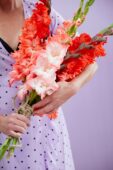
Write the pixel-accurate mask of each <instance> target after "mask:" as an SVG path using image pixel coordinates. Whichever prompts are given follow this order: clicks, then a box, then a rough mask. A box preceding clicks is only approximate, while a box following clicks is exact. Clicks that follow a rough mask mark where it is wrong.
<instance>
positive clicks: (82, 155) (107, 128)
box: [53, 0, 113, 170]
mask: <svg viewBox="0 0 113 170" xmlns="http://www.w3.org/2000/svg"><path fill="white" fill-rule="evenodd" d="M78 5H79V0H53V6H54V8H55V9H56V10H57V11H58V12H59V13H60V14H61V15H62V16H63V17H64V18H65V19H70V18H71V17H72V16H73V14H74V12H75V9H77V7H78ZM111 23H113V0H96V1H95V4H94V5H93V7H92V8H91V11H90V12H89V15H88V17H87V20H86V22H85V24H84V25H83V26H82V27H81V28H80V29H79V33H81V32H88V33H90V34H91V35H94V34H96V33H97V32H98V31H100V30H101V29H103V28H104V27H106V26H108V25H109V24H111ZM106 51H107V55H106V57H105V58H102V59H101V58H100V59H99V60H98V65H99V69H98V71H97V73H96V75H95V77H94V78H93V80H91V81H90V83H88V84H87V85H85V86H84V87H83V88H82V89H81V91H80V92H79V93H78V94H77V95H75V96H74V97H72V98H71V99H70V100H69V101H68V102H67V103H66V104H65V105H64V106H63V109H64V114H65V117H66V120H67V126H68V130H69V135H70V140H71V146H72V151H73V156H74V161H75V167H76V170H113V37H112V38H110V39H109V43H108V44H107V45H106ZM70 170H71V169H70Z"/></svg>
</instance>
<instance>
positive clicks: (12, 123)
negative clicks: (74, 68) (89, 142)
mask: <svg viewBox="0 0 113 170" xmlns="http://www.w3.org/2000/svg"><path fill="white" fill-rule="evenodd" d="M33 8H34V4H33V3H30V2H29V1H28V0H24V1H22V0H0V145H2V143H3V142H4V140H5V139H6V135H10V136H14V137H21V140H22V144H23V145H22V147H21V148H17V149H16V151H15V154H14V156H13V157H12V158H11V159H10V160H6V158H4V159H3V160H2V161H0V170H1V169H4V170H9V169H18V170H22V169H23V170H27V169H31V170H74V169H75V168H74V164H73V158H72V153H71V148H70V143H69V137H68V132H67V128H66V124H65V119H64V115H63V113H62V111H61V109H58V108H59V107H60V106H61V105H62V104H63V103H65V102H66V101H67V100H68V99H69V98H70V97H71V96H73V95H74V94H76V93H77V92H78V91H79V90H80V88H81V87H82V86H83V85H84V84H85V83H86V82H88V81H89V80H90V79H91V78H92V77H93V75H94V74H95V72H96V70H97V64H96V63H94V64H92V65H90V66H88V67H87V68H86V70H85V71H84V72H83V73H82V74H81V75H80V76H79V77H78V78H77V79H75V80H73V81H72V82H70V83H66V82H61V83H60V88H59V91H57V92H55V93H54V94H52V95H51V96H49V97H46V98H45V99H44V100H42V101H41V102H39V103H37V104H35V105H34V106H33V109H34V113H36V114H37V115H39V116H40V115H41V114H42V113H46V114H50V113H51V112H53V111H55V110H56V109H58V112H59V114H58V118H57V119H56V120H50V119H49V118H48V117H47V116H44V117H39V116H37V117H31V119H30V120H29V119H28V118H26V117H25V116H23V115H18V114H16V113H15V110H14V106H13V103H12V97H14V96H15V94H16V92H17V85H18V84H16V86H15V85H14V86H12V87H11V88H9V87H8V79H9V74H8V73H9V71H11V70H12V64H13V62H14V61H13V59H12V58H11V56H10V54H11V52H13V51H14V50H15V49H17V47H18V43H19V42H18V37H19V35H20V33H21V28H22V25H23V22H24V19H25V18H28V17H29V16H30V15H31V13H32V9H33ZM51 18H52V24H51V31H52V33H54V31H55V29H56V28H57V25H59V24H61V23H62V22H63V19H62V17H61V16H60V15H59V14H58V13H57V12H55V10H54V9H52V11H51ZM17 105H19V101H18V103H17ZM23 134H24V135H23Z"/></svg>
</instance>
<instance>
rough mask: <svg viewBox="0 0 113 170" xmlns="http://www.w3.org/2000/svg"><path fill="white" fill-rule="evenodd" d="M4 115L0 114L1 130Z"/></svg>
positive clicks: (0, 128)
mask: <svg viewBox="0 0 113 170" xmlns="http://www.w3.org/2000/svg"><path fill="white" fill-rule="evenodd" d="M3 119H4V116H3V115H0V132H1V131H2V122H3Z"/></svg>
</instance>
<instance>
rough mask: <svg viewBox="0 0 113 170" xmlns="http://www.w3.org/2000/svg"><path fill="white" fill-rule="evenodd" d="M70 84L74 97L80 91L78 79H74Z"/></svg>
mask: <svg viewBox="0 0 113 170" xmlns="http://www.w3.org/2000/svg"><path fill="white" fill-rule="evenodd" d="M68 83H69V86H70V87H71V91H72V95H74V94H76V93H77V92H78V91H79V89H80V88H79V85H78V83H77V81H76V79H73V80H72V81H70V82H68Z"/></svg>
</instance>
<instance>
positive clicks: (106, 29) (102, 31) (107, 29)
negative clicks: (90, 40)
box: [99, 24, 113, 35]
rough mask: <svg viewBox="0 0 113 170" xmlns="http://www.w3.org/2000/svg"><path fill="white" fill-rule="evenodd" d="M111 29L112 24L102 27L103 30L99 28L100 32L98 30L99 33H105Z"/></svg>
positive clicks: (112, 27)
mask: <svg viewBox="0 0 113 170" xmlns="http://www.w3.org/2000/svg"><path fill="white" fill-rule="evenodd" d="M112 29H113V24H111V25H110V26H109V27H107V28H104V29H103V30H101V31H100V32H99V34H103V35H104V34H106V32H108V31H109V30H112Z"/></svg>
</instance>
